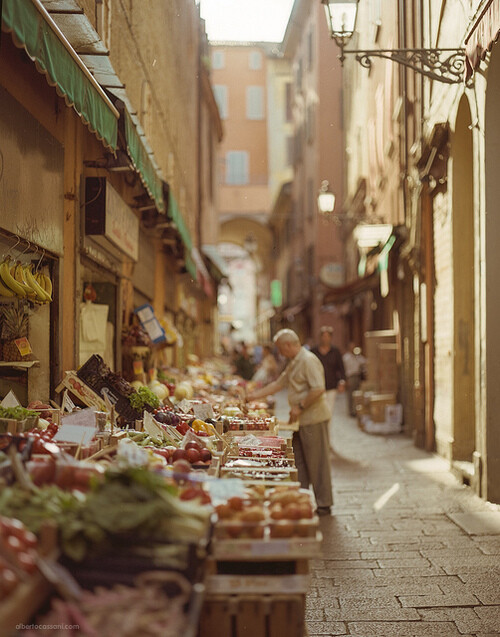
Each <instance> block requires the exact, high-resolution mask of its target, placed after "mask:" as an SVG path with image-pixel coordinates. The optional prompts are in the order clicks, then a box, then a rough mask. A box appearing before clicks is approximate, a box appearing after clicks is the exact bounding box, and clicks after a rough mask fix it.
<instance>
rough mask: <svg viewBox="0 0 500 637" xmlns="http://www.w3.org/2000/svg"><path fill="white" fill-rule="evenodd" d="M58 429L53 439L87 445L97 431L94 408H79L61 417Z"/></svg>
mask: <svg viewBox="0 0 500 637" xmlns="http://www.w3.org/2000/svg"><path fill="white" fill-rule="evenodd" d="M61 423H62V424H61V426H60V427H59V431H58V432H57V433H56V435H55V436H54V440H55V441H61V442H74V443H76V444H78V445H79V444H82V445H88V444H89V442H90V441H91V440H92V438H93V437H94V436H95V435H96V433H97V427H96V421H95V409H93V408H89V409H81V410H80V411H75V412H73V413H71V414H68V415H67V416H64V417H63V418H62V419H61Z"/></svg>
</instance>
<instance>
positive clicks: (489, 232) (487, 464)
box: [479, 45, 500, 502]
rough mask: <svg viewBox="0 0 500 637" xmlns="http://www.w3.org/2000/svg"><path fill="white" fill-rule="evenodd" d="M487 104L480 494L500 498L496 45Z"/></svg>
mask: <svg viewBox="0 0 500 637" xmlns="http://www.w3.org/2000/svg"><path fill="white" fill-rule="evenodd" d="M487 80H488V84H487V89H486V109H485V182H486V184H485V185H486V193H485V194H486V198H485V205H486V208H485V215H484V218H483V222H482V228H481V234H482V248H483V249H484V254H482V257H483V260H484V279H483V282H482V290H481V312H482V314H483V316H484V324H483V326H482V329H481V332H482V348H483V352H484V354H483V357H484V359H483V360H482V364H481V368H482V369H484V386H483V387H482V390H483V396H484V400H483V403H482V416H483V417H484V423H485V428H484V431H482V432H481V438H480V440H479V451H480V453H481V459H482V466H483V471H482V479H481V487H482V488H481V495H482V496H483V497H485V498H486V499H488V500H490V501H491V502H500V462H499V461H498V459H499V458H500V435H499V431H500V429H499V423H498V421H499V414H500V391H499V380H500V328H499V326H500V283H499V276H500V248H499V243H500V211H499V202H500V162H499V157H500V118H499V116H498V105H499V104H500V51H498V45H495V47H494V48H493V50H492V53H491V60H490V63H489V66H488V76H487Z"/></svg>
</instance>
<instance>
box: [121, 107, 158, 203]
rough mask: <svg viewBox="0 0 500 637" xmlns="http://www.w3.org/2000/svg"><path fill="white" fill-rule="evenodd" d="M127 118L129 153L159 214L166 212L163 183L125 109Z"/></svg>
mask: <svg viewBox="0 0 500 637" xmlns="http://www.w3.org/2000/svg"><path fill="white" fill-rule="evenodd" d="M124 117H125V140H126V144H127V152H128V154H129V156H130V159H131V160H132V163H133V164H134V168H135V169H136V170H137V172H138V173H139V175H140V177H141V181H142V183H143V185H144V188H145V189H146V190H147V192H148V194H149V196H150V197H151V198H152V199H153V201H154V202H155V205H156V208H157V209H158V212H165V201H164V199H163V182H162V179H161V177H160V175H159V174H158V171H157V169H156V167H155V166H154V164H153V162H152V160H151V156H150V154H149V153H148V151H147V149H146V147H145V145H144V143H143V141H142V139H141V136H140V135H139V132H138V130H137V127H136V125H135V124H134V122H133V121H132V117H131V116H130V113H129V112H128V110H127V109H124Z"/></svg>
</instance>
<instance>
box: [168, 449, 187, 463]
mask: <svg viewBox="0 0 500 637" xmlns="http://www.w3.org/2000/svg"><path fill="white" fill-rule="evenodd" d="M172 458H173V460H174V462H175V461H176V460H186V458H187V451H186V450H185V449H176V450H175V451H174V452H173V454H172Z"/></svg>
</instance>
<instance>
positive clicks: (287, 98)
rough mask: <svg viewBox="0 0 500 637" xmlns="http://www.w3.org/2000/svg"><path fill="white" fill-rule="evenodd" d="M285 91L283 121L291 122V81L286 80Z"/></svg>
mask: <svg viewBox="0 0 500 637" xmlns="http://www.w3.org/2000/svg"><path fill="white" fill-rule="evenodd" d="M285 91H286V95H285V109H286V112H285V121H287V122H291V121H292V119H293V110H292V103H293V97H292V83H291V82H287V83H286V85H285Z"/></svg>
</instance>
